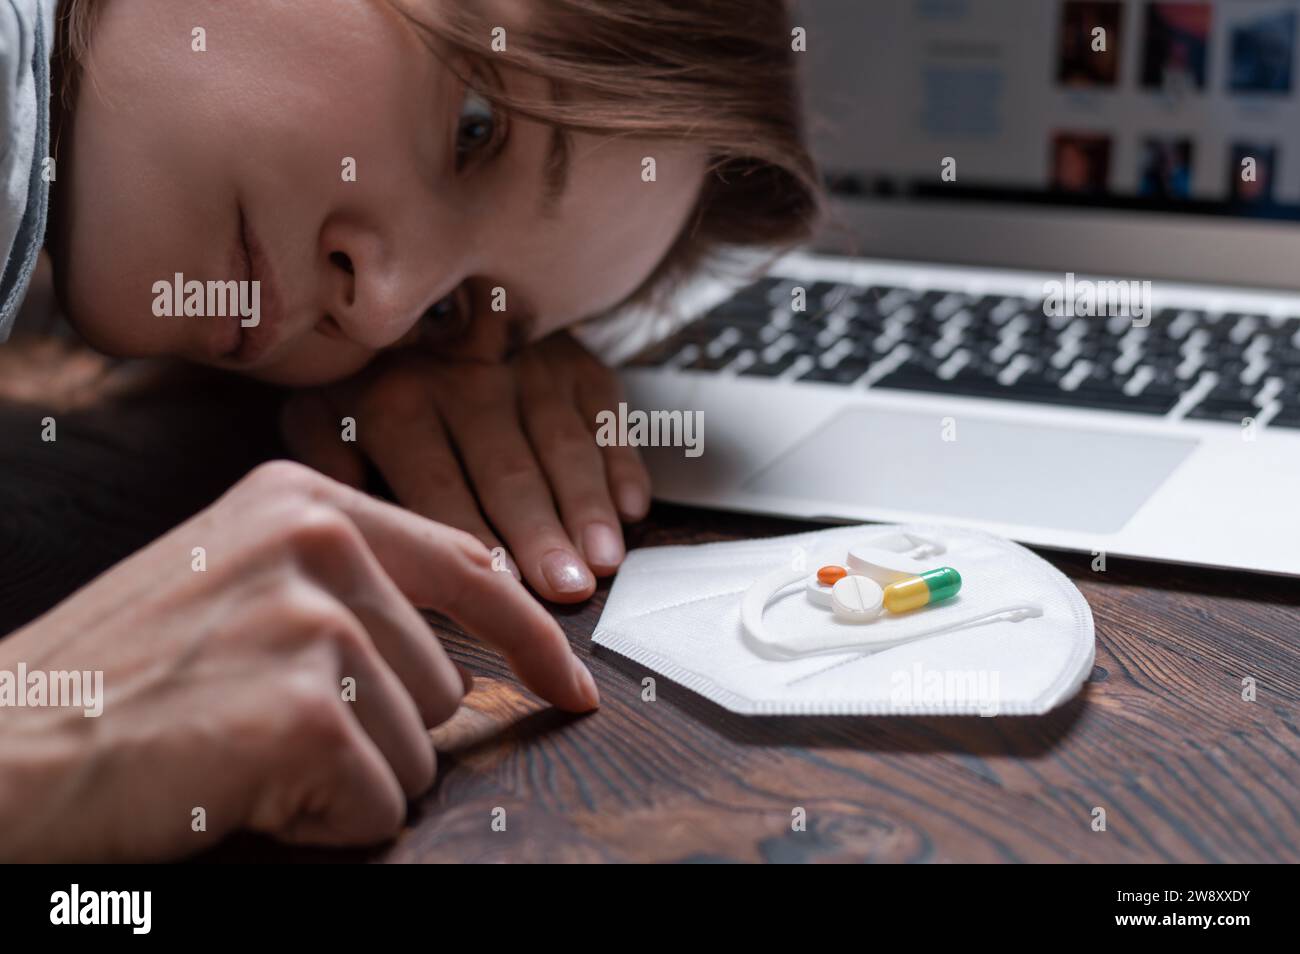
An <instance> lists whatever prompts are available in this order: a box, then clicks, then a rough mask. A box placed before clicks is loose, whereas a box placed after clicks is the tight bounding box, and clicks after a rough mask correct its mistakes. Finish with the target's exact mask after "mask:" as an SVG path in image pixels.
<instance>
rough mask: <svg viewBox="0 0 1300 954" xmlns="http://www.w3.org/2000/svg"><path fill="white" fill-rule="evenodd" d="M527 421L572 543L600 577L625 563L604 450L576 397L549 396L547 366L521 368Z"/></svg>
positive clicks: (619, 525)
mask: <svg viewBox="0 0 1300 954" xmlns="http://www.w3.org/2000/svg"><path fill="white" fill-rule="evenodd" d="M521 375H522V386H523V388H524V401H523V410H522V414H523V418H524V425H525V428H526V429H527V432H528V439H529V441H530V442H531V444H532V447H533V450H534V452H535V453H536V455H537V459H538V460H539V461H540V462H541V465H542V468H543V470H544V471H545V472H546V478H547V480H548V481H549V482H550V485H551V492H552V493H553V495H554V497H555V501H556V503H557V504H558V505H559V508H560V516H561V518H562V519H563V520H564V525H565V527H566V529H567V530H568V533H569V537H570V539H572V540H573V542H574V543H575V544H576V545H577V547H578V548H579V550H580V552H581V553H582V556H583V557H584V558H585V559H586V561H587V565H588V566H589V567H591V569H592V570H593V571H594V572H595V573H596V574H597V575H598V576H607V575H609V574H611V573H613V572H614V571H615V570H617V569H618V566H619V564H620V563H622V562H623V557H624V554H625V550H624V547H623V529H622V526H621V524H620V522H619V518H618V514H617V513H616V512H615V510H614V504H613V502H612V501H611V500H610V497H609V488H608V485H607V484H606V480H605V465H604V463H603V462H602V461H601V456H600V449H599V448H598V447H597V446H596V443H595V441H594V440H593V439H592V435H591V431H590V430H588V429H587V427H586V425H585V424H584V422H583V420H582V418H581V416H579V412H578V410H577V408H576V407H574V404H573V400H572V398H571V396H570V395H568V394H565V393H564V392H563V391H559V392H557V391H556V390H555V389H554V388H553V387H552V388H551V389H550V393H549V394H548V393H547V390H548V389H547V388H546V387H545V385H546V381H545V380H544V379H545V378H546V377H547V376H546V373H545V367H544V366H543V365H541V364H540V363H532V362H528V363H526V364H525V365H524V367H523V369H522V370H521Z"/></svg>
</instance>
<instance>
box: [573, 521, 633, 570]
mask: <svg viewBox="0 0 1300 954" xmlns="http://www.w3.org/2000/svg"><path fill="white" fill-rule="evenodd" d="M582 551H583V553H585V554H586V555H587V563H588V564H590V565H591V566H599V567H611V568H612V567H616V566H618V565H619V564H620V563H622V562H623V538H622V537H621V536H620V535H619V533H618V532H617V531H616V530H615V529H614V528H613V527H611V526H609V525H608V524H604V523H593V524H592V525H591V526H589V527H587V529H586V530H584V531H583V532H582Z"/></svg>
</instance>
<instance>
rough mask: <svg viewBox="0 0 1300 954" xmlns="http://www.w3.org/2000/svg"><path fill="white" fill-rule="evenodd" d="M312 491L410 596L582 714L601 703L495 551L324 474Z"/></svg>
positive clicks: (555, 627) (557, 632) (556, 630)
mask: <svg viewBox="0 0 1300 954" xmlns="http://www.w3.org/2000/svg"><path fill="white" fill-rule="evenodd" d="M308 492H309V493H310V494H314V495H318V496H319V497H320V498H323V499H325V500H327V501H328V502H331V503H333V504H334V505H335V506H337V507H338V508H339V509H340V510H341V511H342V512H343V513H344V514H346V515H347V516H348V517H349V518H350V519H351V520H352V522H353V523H354V524H355V525H356V527H357V528H358V529H359V530H360V531H361V533H362V535H363V536H364V538H365V540H366V543H367V544H368V546H369V549H370V552H371V553H373V555H374V557H375V558H376V559H377V560H378V561H379V565H380V566H381V567H382V568H383V570H384V572H385V573H386V574H387V576H388V577H389V578H390V579H391V580H392V581H393V583H394V584H396V586H397V588H398V589H399V590H400V591H401V592H402V593H403V594H405V596H406V597H407V598H408V599H410V600H411V601H412V602H413V603H415V604H416V605H417V606H422V607H425V608H427V609H433V610H437V611H438V612H441V613H444V614H445V615H447V616H449V617H451V619H453V620H454V621H455V622H456V623H458V624H459V625H461V626H463V627H464V628H465V629H466V630H467V631H468V632H470V633H472V634H474V635H475V636H478V637H479V638H480V639H482V640H483V641H484V642H486V643H488V644H490V645H492V646H494V647H496V648H497V649H498V650H500V652H501V653H502V654H503V655H504V656H505V657H506V660H507V662H509V663H510V666H511V668H512V669H513V670H514V671H515V673H516V674H518V676H519V677H520V679H522V680H523V682H524V683H525V685H527V686H528V687H529V688H530V689H532V690H533V691H534V692H536V693H537V694H538V695H540V696H541V697H542V698H544V699H547V700H548V701H550V702H552V703H554V704H555V705H557V706H559V707H560V708H562V709H568V710H571V711H574V712H585V711H587V710H589V709H593V708H595V707H596V706H597V705H598V704H599V694H598V693H597V691H596V685H595V682H594V681H593V680H592V678H591V674H590V673H589V672H588V671H587V667H586V666H584V665H583V664H582V662H581V661H580V660H579V659H578V658H577V656H575V655H574V654H573V650H572V649H571V648H570V646H569V641H568V640H567V639H566V638H565V636H564V633H563V631H562V630H561V629H560V627H559V624H558V623H556V621H555V620H554V619H552V618H551V616H550V614H549V613H547V612H546V610H544V609H543V608H542V606H541V605H540V604H539V603H538V602H537V601H536V600H534V599H533V598H532V597H531V596H529V594H528V591H527V590H525V589H524V588H523V587H522V586H521V585H520V584H519V583H518V582H517V581H516V580H515V579H514V577H512V576H511V575H510V574H509V573H505V572H501V571H499V570H494V569H493V567H492V558H491V554H490V553H489V552H488V550H487V549H486V548H485V547H484V546H483V545H482V544H481V543H479V542H478V541H477V540H475V539H474V538H473V537H471V536H469V534H467V533H464V532H462V531H459V530H453V529H451V528H449V527H445V526H441V525H439V524H436V523H433V522H432V521H430V520H426V519H425V518H424V517H421V516H419V515H418V514H413V513H410V512H409V511H406V510H403V509H402V508H400V507H395V506H393V505H392V504H388V503H385V502H384V501H381V500H377V499H375V498H373V497H369V496H367V495H365V494H362V493H358V492H356V491H354V490H351V489H350V488H347V487H344V486H342V485H340V484H332V483H330V482H329V481H325V480H321V479H320V478H316V479H315V480H314V481H313V486H312V487H311V488H309V491H308Z"/></svg>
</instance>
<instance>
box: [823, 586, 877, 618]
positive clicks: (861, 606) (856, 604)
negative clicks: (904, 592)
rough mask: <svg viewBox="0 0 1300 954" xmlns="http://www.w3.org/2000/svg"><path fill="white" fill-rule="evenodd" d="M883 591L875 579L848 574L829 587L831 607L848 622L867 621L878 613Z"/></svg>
mask: <svg viewBox="0 0 1300 954" xmlns="http://www.w3.org/2000/svg"><path fill="white" fill-rule="evenodd" d="M884 605H885V591H884V590H882V589H881V588H880V584H879V583H877V582H876V581H875V580H873V579H871V578H869V577H865V576H857V575H855V574H849V575H848V576H846V577H844V579H842V580H838V581H836V583H835V585H834V586H833V587H831V609H832V610H833V611H834V612H835V615H836V616H838V617H839V618H840V619H843V620H845V621H846V622H850V623H869V622H871V620H873V619H875V618H876V617H877V616H879V615H880V610H881V608H882V607H883V606H884Z"/></svg>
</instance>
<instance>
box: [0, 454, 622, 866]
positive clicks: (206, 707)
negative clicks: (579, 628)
mask: <svg viewBox="0 0 1300 954" xmlns="http://www.w3.org/2000/svg"><path fill="white" fill-rule="evenodd" d="M197 548H202V549H201V550H200V549H197ZM416 606H419V607H425V608H429V609H434V610H437V611H439V612H442V613H444V614H445V615H447V616H449V617H450V618H451V619H453V620H454V621H455V622H457V623H458V624H459V625H461V626H463V627H464V628H465V629H466V630H468V631H469V632H471V633H474V634H476V635H477V636H479V637H480V638H482V639H483V640H485V641H486V642H488V643H490V644H492V645H494V646H496V647H497V648H498V649H499V650H501V652H502V653H503V654H504V655H505V657H506V659H507V660H508V661H509V663H510V665H511V666H512V667H513V668H514V670H515V671H516V672H517V673H518V674H519V676H520V677H521V678H522V679H523V681H524V682H525V683H526V684H527V685H528V686H529V687H530V688H532V689H533V690H534V691H536V692H537V693H538V694H539V695H541V696H543V697H544V698H546V699H549V700H550V701H551V702H553V703H555V704H556V705H558V706H560V707H562V708H564V709H570V710H573V711H582V710H587V709H591V708H594V707H595V706H596V705H597V704H598V697H597V693H596V687H595V684H594V683H593V682H592V679H591V675H590V674H589V673H588V671H587V669H586V667H584V666H583V665H582V663H581V662H579V661H578V659H577V658H576V657H575V656H574V655H573V652H572V650H571V649H570V647H569V644H568V641H567V640H566V639H565V637H564V634H563V633H562V632H561V630H560V628H559V626H558V625H557V624H556V622H555V620H554V619H552V618H551V616H550V615H549V614H548V613H547V612H546V611H545V610H544V609H542V607H541V606H540V605H539V604H538V603H537V602H535V601H534V600H533V599H532V597H531V596H529V595H528V593H527V591H526V590H525V589H524V588H523V586H521V585H520V584H519V583H518V582H517V581H516V580H515V579H514V578H513V577H512V576H511V575H510V574H509V573H502V572H497V571H494V570H493V568H492V563H491V558H490V556H489V554H488V551H487V550H486V549H485V548H484V547H483V545H482V544H481V543H479V542H478V541H477V540H475V539H474V538H473V537H471V536H470V535H469V534H467V533H463V532H461V531H459V530H453V529H451V528H449V527H444V526H439V525H438V524H436V523H433V522H431V521H429V520H426V519H424V518H423V517H420V516H417V515H415V514H412V513H409V512H407V511H405V510H402V509H401V508H398V507H394V506H391V505H389V504H386V503H384V502H382V501H379V500H376V499H374V498H371V497H368V496H366V495H364V494H362V493H359V492H357V491H355V490H353V489H352V488H349V487H345V486H343V485H341V484H338V483H336V482H334V481H331V480H329V479H328V478H326V477H322V476H321V475H319V474H317V473H315V472H313V471H311V470H308V469H307V468H304V467H301V466H300V465H298V464H292V463H287V462H277V463H273V464H268V465H264V466H262V467H260V468H259V469H257V470H255V471H254V472H253V473H252V474H250V475H249V476H248V477H246V478H245V479H244V480H242V481H241V482H240V483H239V484H237V485H236V486H235V487H234V488H233V489H232V490H231V491H230V492H229V493H227V494H226V495H225V496H224V497H222V498H221V499H220V500H219V501H217V502H216V503H215V504H213V505H212V506H211V507H210V508H208V509H207V510H205V511H203V512H202V513H200V514H199V515H198V516H196V517H194V518H193V519H191V520H189V521H188V522H186V523H184V524H182V525H181V526H179V527H177V528H176V529H175V530H173V531H172V532H170V533H169V534H167V535H166V536H165V537H163V538H161V539H160V540H158V541H156V542H155V543H153V544H151V545H150V546H149V547H147V548H146V549H144V550H142V551H140V552H139V553H137V554H135V555H134V556H132V557H131V558H129V559H128V560H125V561H124V562H122V563H120V564H119V565H118V566H116V567H114V568H113V569H112V570H110V571H109V572H108V573H106V574H104V575H103V576H101V577H99V578H98V579H97V580H95V581H94V582H93V583H91V584H90V585H89V586H87V587H86V588H84V589H82V590H81V591H80V592H78V593H77V594H75V595H74V596H72V597H70V598H69V599H68V600H66V601H64V602H63V603H61V604H60V605H59V606H57V607H56V608H55V609H54V610H52V611H51V612H49V613H47V614H46V615H45V616H42V617H41V618H40V619H38V620H36V621H35V622H33V623H31V624H30V625H29V626H27V627H25V628H24V629H22V630H19V631H18V632H17V633H15V634H13V635H12V636H10V637H8V638H6V639H4V640H3V641H0V670H3V671H7V672H9V673H16V672H18V671H19V670H18V667H19V664H20V663H21V664H25V666H26V670H27V672H29V673H31V672H35V671H41V672H51V671H55V672H72V671H78V672H94V671H96V670H99V671H102V672H103V699H102V715H100V716H99V717H97V718H95V717H90V718H87V717H86V716H85V715H84V714H83V709H82V708H50V707H42V708H5V709H3V710H0V856H5V857H9V858H12V859H46V860H50V859H69V858H79V859H151V858H167V857H174V856H177V855H182V854H189V853H192V852H194V851H196V850H198V849H200V848H203V847H205V846H207V845H210V844H212V843H213V842H215V841H217V840H218V839H219V838H221V837H222V836H223V835H225V834H227V833H230V832H232V831H235V830H238V829H244V828H248V829H253V830H255V831H259V832H264V833H267V834H269V835H273V836H276V837H278V838H282V839H286V840H288V841H294V842H311V843H319V844H334V845H343V844H365V843H373V842H376V841H379V840H382V839H384V838H388V837H390V836H392V835H394V834H395V833H396V832H397V831H398V830H399V828H400V827H401V825H402V823H403V821H404V819H405V816H406V799H407V797H409V796H413V795H417V794H419V793H421V792H423V791H425V790H426V789H427V788H428V787H429V785H430V783H431V782H432V780H433V777H434V771H435V766H434V751H433V746H432V743H431V740H430V738H429V735H428V732H427V729H428V728H429V727H431V726H434V725H436V724H438V723H439V722H442V721H444V720H445V719H447V718H448V717H449V716H450V715H451V714H452V713H453V712H455V711H456V708H457V706H458V705H459V704H460V700H461V698H462V696H463V695H464V693H465V692H466V690H467V688H468V684H469V676H468V674H467V673H465V672H463V671H460V670H458V667H457V666H456V665H455V664H453V663H452V662H451V660H450V659H449V658H448V657H447V654H446V653H445V652H444V651H443V649H442V646H441V645H440V644H439V642H438V640H437V639H436V638H435V637H434V636H433V634H432V633H431V632H430V630H429V627H428V625H427V624H426V623H425V621H424V619H423V618H422V617H421V616H420V614H419V613H418V612H417V611H416V609H415V607H416ZM200 810H201V811H200ZM200 817H201V818H202V822H203V825H202V826H201V829H202V830H196V829H197V828H199V827H200V826H199V825H198V820H199V819H200Z"/></svg>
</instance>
